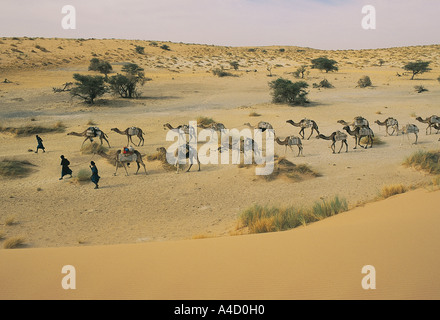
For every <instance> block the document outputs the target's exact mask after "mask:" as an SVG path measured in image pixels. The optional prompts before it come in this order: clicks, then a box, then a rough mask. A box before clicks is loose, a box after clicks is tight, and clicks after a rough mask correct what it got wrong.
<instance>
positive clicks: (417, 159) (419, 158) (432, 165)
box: [403, 150, 440, 175]
mask: <svg viewBox="0 0 440 320" xmlns="http://www.w3.org/2000/svg"><path fill="white" fill-rule="evenodd" d="M439 159H440V151H422V150H421V151H417V152H415V153H413V154H412V155H411V156H409V157H408V158H407V159H406V160H405V161H404V163H403V164H404V165H405V166H407V167H412V168H415V169H417V170H421V171H425V172H427V173H429V174H436V175H438V174H440V163H439Z"/></svg>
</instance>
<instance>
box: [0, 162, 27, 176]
mask: <svg viewBox="0 0 440 320" xmlns="http://www.w3.org/2000/svg"><path fill="white" fill-rule="evenodd" d="M33 167H35V165H34V164H32V163H30V162H29V161H27V160H22V161H19V160H8V159H4V160H2V161H0V176H2V177H6V178H24V177H26V176H27V175H29V174H30V173H31V172H32V169H33Z"/></svg>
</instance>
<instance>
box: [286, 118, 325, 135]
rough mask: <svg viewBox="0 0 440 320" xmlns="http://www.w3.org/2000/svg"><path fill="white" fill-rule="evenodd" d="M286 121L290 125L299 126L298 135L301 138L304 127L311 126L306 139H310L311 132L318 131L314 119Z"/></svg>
mask: <svg viewBox="0 0 440 320" xmlns="http://www.w3.org/2000/svg"><path fill="white" fill-rule="evenodd" d="M286 122H287V123H290V124H291V125H292V126H294V127H300V128H301V130H300V132H299V135H300V136H301V138H303V139H304V130H305V129H306V128H312V132H311V133H310V136H309V137H308V138H307V140H310V138H311V136H312V135H313V132H314V131H316V132H317V133H318V134H319V133H320V132H319V128H318V125H317V124H316V122H315V121H313V120H309V119H302V120H301V121H300V122H298V123H295V122H294V121H293V120H288V121H286Z"/></svg>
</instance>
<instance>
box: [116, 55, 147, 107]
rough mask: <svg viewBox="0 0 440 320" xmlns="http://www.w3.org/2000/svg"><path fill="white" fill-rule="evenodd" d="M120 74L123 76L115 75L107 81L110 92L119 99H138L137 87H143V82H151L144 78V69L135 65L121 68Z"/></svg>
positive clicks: (131, 64) (130, 64)
mask: <svg viewBox="0 0 440 320" xmlns="http://www.w3.org/2000/svg"><path fill="white" fill-rule="evenodd" d="M122 72H124V73H125V74H124V75H122V74H117V75H116V76H112V77H110V79H109V80H108V83H109V84H110V91H111V92H113V94H115V95H119V96H120V97H121V98H128V99H132V98H138V97H140V96H141V92H140V91H139V89H138V86H139V85H140V86H143V85H144V84H145V81H148V80H151V79H147V78H145V74H144V69H143V68H141V67H139V66H138V65H137V64H135V63H129V64H126V65H124V66H123V67H122Z"/></svg>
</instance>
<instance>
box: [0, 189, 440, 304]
mask: <svg viewBox="0 0 440 320" xmlns="http://www.w3.org/2000/svg"><path fill="white" fill-rule="evenodd" d="M439 195H440V192H439V191H435V192H427V191H424V190H417V191H413V192H411V193H408V194H405V195H400V196H396V197H393V198H390V199H387V200H385V201H381V202H377V203H372V204H368V205H366V206H365V207H362V208H357V209H355V210H353V211H350V212H346V213H343V214H341V215H339V216H336V217H333V218H329V219H326V220H324V221H321V222H319V223H315V224H312V225H310V226H307V227H304V228H300V229H297V230H293V231H287V232H282V233H272V234H264V235H250V236H239V237H226V238H217V239H204V240H188V241H177V242H173V241H170V242H163V243H157V242H156V243H148V244H137V245H115V246H98V247H87V248H56V249H50V248H48V249H22V250H13V251H9V250H7V251H6V250H3V251H0V282H1V284H2V286H1V288H2V289H1V290H0V299H17V298H21V299H93V298H97V299H439V298H440V295H439V292H440V291H439V286H440V273H439V272H438V270H439V268H440V261H439V259H438V254H437V253H438V250H439V243H440V234H439V233H438V224H439V223H440V210H439V209H438V206H433V205H432V204H433V203H436V202H437V199H438V197H439ZM68 264H69V265H73V266H74V267H75V268H76V272H77V289H76V290H75V291H72V290H71V291H65V290H63V289H62V288H61V279H62V278H63V276H64V275H62V274H61V268H62V267H63V266H64V265H68ZM365 265H372V266H374V267H375V268H376V272H377V289H376V290H375V291H365V290H363V289H362V288H361V280H362V278H363V276H364V275H363V274H362V273H361V270H362V267H363V266H365Z"/></svg>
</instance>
